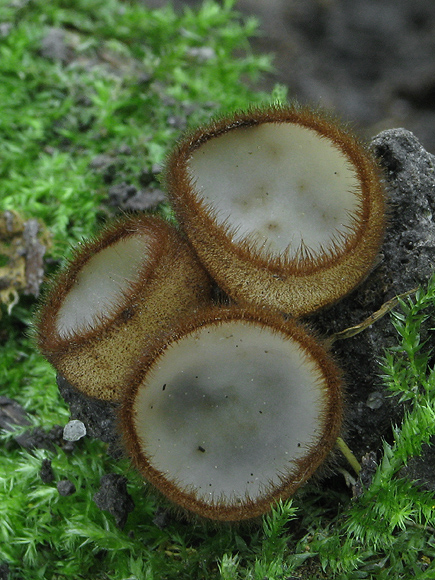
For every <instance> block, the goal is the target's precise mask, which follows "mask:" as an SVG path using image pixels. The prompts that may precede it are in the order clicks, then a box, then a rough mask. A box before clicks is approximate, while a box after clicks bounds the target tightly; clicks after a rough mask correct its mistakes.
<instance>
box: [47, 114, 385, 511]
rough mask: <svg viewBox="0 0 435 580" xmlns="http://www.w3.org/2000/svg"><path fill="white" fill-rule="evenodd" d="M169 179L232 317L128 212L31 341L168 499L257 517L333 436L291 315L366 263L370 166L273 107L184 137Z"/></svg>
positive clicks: (337, 397) (188, 253) (353, 146)
mask: <svg viewBox="0 0 435 580" xmlns="http://www.w3.org/2000/svg"><path fill="white" fill-rule="evenodd" d="M166 183H167V187H168V190H169V194H170V198H171V200H172V203H173V206H174V208H175V211H176V214H177V216H178V218H179V221H180V223H181V225H182V227H183V228H184V231H185V234H186V236H187V238H188V240H189V241H190V242H191V246H193V248H194V250H195V251H196V254H197V256H198V257H199V261H200V262H201V264H202V265H203V266H204V267H205V268H206V269H207V270H208V272H209V273H210V274H211V277H212V278H213V279H214V280H215V281H216V282H217V284H218V285H219V286H220V287H221V288H222V289H223V290H225V291H226V292H227V293H228V294H229V296H230V297H231V298H233V299H234V300H235V301H237V302H238V305H237V306H235V305H233V306H229V307H223V306H221V307H218V306H211V280H210V278H209V276H208V274H206V273H205V270H204V269H203V268H202V266H201V265H200V264H199V261H198V260H197V256H196V255H195V254H194V253H193V252H192V250H191V246H190V245H189V244H188V243H187V242H186V241H185V240H184V238H183V237H181V236H180V235H179V233H178V232H177V231H176V230H175V229H174V228H172V227H171V226H169V225H168V224H167V223H166V222H164V221H163V220H161V219H160V218H157V217H150V216H146V215H145V216H132V217H128V218H125V219H123V220H120V221H118V222H116V223H115V224H114V225H111V226H109V227H107V228H105V229H104V230H103V232H102V233H101V234H100V235H99V236H98V237H97V238H96V239H95V240H93V241H90V242H87V243H85V244H83V245H82V246H81V247H80V249H79V250H78V251H77V252H76V254H75V256H74V258H73V260H72V261H71V262H70V264H69V265H68V266H67V268H66V269H64V270H63V271H62V272H61V273H60V275H59V276H58V277H57V279H56V280H55V281H54V283H53V284H52V285H51V287H50V289H49V291H48V293H47V294H46V297H45V302H44V303H43V305H42V307H41V309H40V311H39V314H38V317H37V324H36V327H37V337H38V344H39V347H40V350H41V351H42V353H43V354H44V355H45V356H46V358H47V359H48V360H49V361H50V362H51V363H52V364H53V366H54V367H55V368H56V369H57V371H58V372H59V373H60V374H61V375H63V377H64V378H65V379H66V381H68V382H69V383H70V384H72V385H73V386H74V387H76V388H77V389H79V391H81V392H82V393H84V394H85V395H89V396H91V397H95V398H97V399H102V400H106V401H116V402H120V403H121V405H120V406H119V409H120V411H119V412H120V422H119V423H120V429H121V431H122V435H123V439H124V441H125V446H126V449H127V451H128V452H129V454H130V456H131V458H132V461H133V463H134V464H135V465H136V467H137V468H138V469H139V470H140V472H141V473H142V474H143V475H144V476H145V478H146V479H148V480H149V481H150V482H151V483H152V484H154V486H155V487H156V488H157V489H158V490H160V491H161V492H162V493H163V494H165V495H166V496H167V497H168V498H169V499H170V500H172V501H173V502H174V503H176V504H178V505H179V506H181V507H183V508H185V509H187V510H190V511H192V512H194V513H196V514H198V515H200V516H203V517H206V518H210V519H214V520H222V521H236V520H245V519H251V518H254V517H257V516H259V515H261V514H263V513H265V512H266V511H267V510H269V509H270V506H271V504H272V503H273V502H274V501H275V500H279V499H284V498H287V497H289V496H290V495H292V494H293V493H294V492H295V491H296V490H297V489H298V488H299V487H300V486H301V485H302V484H304V483H305V482H306V480H307V479H308V478H309V477H310V476H311V475H312V474H313V473H314V472H315V471H316V470H317V468H318V467H319V466H320V465H321V463H322V462H323V461H324V460H325V458H326V457H327V455H328V453H329V452H330V451H331V449H332V448H333V446H334V445H335V442H336V439H337V436H338V434H339V430H340V426H341V421H342V387H341V378H340V371H339V369H338V368H337V366H336V365H335V363H334V362H333V361H332V359H331V357H330V355H329V354H328V352H327V351H326V350H325V348H324V347H323V346H322V344H321V343H320V342H319V341H318V340H317V339H315V338H314V337H313V336H311V335H310V334H308V333H307V332H306V330H305V329H304V328H303V327H302V326H301V325H299V323H298V322H297V321H296V320H295V319H296V318H298V317H300V316H304V315H307V314H310V313H312V312H314V311H315V310H317V309H318V308H320V307H323V306H326V305H328V304H331V303H332V302H334V301H336V300H339V299H340V298H342V297H343V296H344V295H345V294H347V293H348V292H349V291H350V290H352V289H353V288H354V287H355V286H356V285H357V284H358V283H359V282H361V280H362V279H363V278H364V277H365V276H366V275H367V273H368V272H369V270H370V268H371V267H372V265H373V263H374V260H375V257H376V255H377V252H378V249H379V246H380V243H381V240H382V236H383V230H384V221H385V219H384V215H385V207H384V205H385V200H384V193H383V188H382V186H381V182H380V178H379V174H378V168H377V166H376V163H375V162H374V160H373V159H372V157H371V156H370V154H369V153H368V152H367V151H366V149H365V148H364V147H363V146H362V145H361V144H360V143H359V142H358V140H357V139H356V138H355V137H353V136H352V135H351V134H350V133H349V132H348V131H347V130H346V129H344V128H343V127H341V126H340V125H339V124H337V123H336V121H334V120H333V119H330V118H329V117H327V116H325V115H321V114H318V113H316V112H313V111H311V110H308V109H306V108H299V107H269V108H266V109H262V110H260V109H259V110H251V111H249V112H247V113H237V114H235V115H233V116H231V117H226V118H223V119H221V120H218V121H215V122H212V123H211V124H210V125H208V126H206V127H201V128H199V129H197V130H196V131H194V132H192V133H190V134H187V135H186V136H185V137H184V138H183V139H182V140H181V141H180V143H179V144H178V146H177V147H176V148H175V150H174V151H173V153H172V154H171V156H170V157H169V159H168V163H167V168H166ZM282 313H286V314H288V315H290V318H289V319H288V320H285V318H287V317H284V316H282Z"/></svg>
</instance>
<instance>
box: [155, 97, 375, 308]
mask: <svg viewBox="0 0 435 580" xmlns="http://www.w3.org/2000/svg"><path fill="white" fill-rule="evenodd" d="M275 149H276V153H275V154H274V153H273V151H274V150H275ZM271 152H272V153H271ZM263 154H264V157H263ZM273 155H274V156H273ZM243 158H244V159H243ZM269 165H271V169H270V171H269V170H268V169H267V168H268V166H269ZM292 165H294V167H293V166H292ZM290 166H292V170H293V169H294V171H295V172H296V176H295V177H293V176H292V174H291V173H290V170H289V169H288V168H289V167H290ZM209 168H210V169H209ZM266 170H267V171H269V173H268V172H267V171H266ZM251 174H252V175H251ZM281 174H282V175H281ZM165 178H166V184H167V188H168V192H169V196H170V199H171V202H172V204H173V206H174V208H175V211H176V215H177V218H178V219H179V221H180V223H181V225H182V227H183V229H184V230H185V232H186V235H187V237H188V238H189V240H190V242H191V244H192V245H193V247H194V248H195V251H196V252H197V253H198V256H199V257H200V260H201V262H202V263H203V264H204V266H205V267H206V268H207V269H208V271H209V272H210V274H211V275H212V277H213V278H214V279H215V280H216V281H217V282H218V284H219V285H220V286H221V287H222V288H223V289H224V290H225V291H226V292H227V293H228V294H229V295H230V296H231V297H232V298H233V299H235V300H236V301H237V302H238V303H239V304H243V305H247V304H256V305H257V306H262V307H265V308H268V309H272V310H275V311H280V312H285V313H287V314H290V315H292V316H294V317H300V316H304V315H307V314H311V313H312V312H314V311H316V310H317V309H319V308H321V307H324V306H327V305H329V304H331V303H334V302H335V301H337V300H339V299H341V298H343V296H344V295H346V294H347V293H348V292H350V291H351V290H352V289H353V288H355V287H356V286H357V285H358V284H359V283H360V282H361V281H362V280H363V279H364V278H365V277H366V276H367V274H368V273H369V272H370V270H371V268H372V267H373V264H374V261H375V258H376V255H377V253H378V250H379V247H380V244H381V242H382V238H383V233H384V225H385V223H384V222H385V198H384V189H383V186H382V183H381V179H380V172H379V169H378V166H377V164H376V162H375V161H374V158H373V157H372V155H371V154H370V152H369V151H368V150H367V149H366V147H365V146H363V145H362V144H361V143H360V142H359V141H358V139H357V138H356V137H354V136H353V135H352V134H351V133H350V132H349V131H348V130H347V128H345V127H343V126H342V125H341V124H340V123H338V122H337V121H336V120H335V119H333V118H331V117H330V116H328V115H326V114H325V113H319V112H317V111H313V110H311V109H308V108H305V107H299V106H288V107H284V106H276V107H268V108H264V109H251V110H249V111H247V112H240V113H235V114H233V115H231V116H228V117H224V118H221V119H218V120H216V121H214V122H211V123H210V124H209V125H207V126H204V127H199V128H198V129H196V130H194V131H193V132H191V133H187V134H186V135H185V136H184V137H183V138H182V139H181V140H180V141H179V143H178V144H177V146H176V147H175V149H174V151H173V152H172V154H171V155H170V156H169V159H168V162H167V167H166V172H165ZM244 180H245V181H247V182H248V183H249V185H248V186H247V191H246V197H245V198H244V197H243V195H242V194H240V193H239V192H240V189H241V188H242V189H243V188H244V187H245V186H244V184H243V181H244ZM276 180H278V182H279V183H278V188H280V190H279V195H278V194H276V193H275V192H274V182H275V181H276ZM287 181H290V182H292V184H293V186H294V187H293V191H290V187H289V191H288V194H286V192H285V191H284V190H285V187H286V183H287ZM336 184H337V186H336ZM250 187H252V190H253V191H254V190H256V192H255V193H254V194H253V196H254V197H253V198H251V200H250V199H249V188H250ZM328 188H329V189H328ZM228 192H229V193H228ZM336 192H339V194H337V195H336ZM296 194H297V195H296ZM266 196H267V197H266ZM312 196H314V201H311V198H312ZM293 200H296V201H295V202H294V201H293ZM253 202H256V203H253ZM257 202H258V203H257ZM293 203H295V204H296V205H294V206H293V205H292V204H293ZM346 204H347V205H346ZM261 205H263V206H264V207H263V209H261ZM286 205H288V207H287V209H286ZM252 206H254V207H255V211H256V212H257V214H255V216H254V217H253V218H252V220H253V221H252V224H253V225H252V227H250V228H247V229H244V225H243V224H244V222H245V221H246V220H247V219H248V218H249V216H250V215H251V213H252V212H251V208H252ZM328 206H330V207H332V209H330V207H329V208H328ZM347 206H348V207H347ZM259 208H260V209H259ZM312 208H314V210H313V209H312ZM270 209H272V211H273V212H274V216H275V217H274V219H273V220H269V217H266V219H267V220H269V221H267V222H266V221H264V219H263V215H265V216H268V215H269V214H268V212H269V210H270ZM239 210H240V212H239ZM253 211H254V210H253ZM328 212H329V213H328ZM334 212H335V213H336V214H337V215H335V214H334ZM259 213H262V214H263V215H258V214H259ZM314 214H315V217H313V219H312V223H310V220H311V216H314ZM239 215H240V220H238V219H237V218H238V217H239ZM325 215H327V217H326V219H325ZM257 219H258V220H260V221H261V220H263V221H262V223H261V228H262V232H260V233H259V232H258V231H257V226H256V221H255V220H257ZM334 220H335V222H334ZM299 223H300V224H301V225H300V226H299ZM324 224H328V225H330V224H332V227H331V230H330V231H329V232H327V234H328V237H325V238H323V237H319V235H318V234H319V232H322V231H323V230H324V229H325V228H324V227H323V225H324ZM304 228H305V230H306V231H304ZM299 229H300V232H297V233H295V232H296V231H297V230H299ZM326 229H327V228H326ZM266 230H267V233H266V234H265V233H264V231H266ZM325 231H326V230H325ZM269 234H270V235H269ZM322 235H323V234H322ZM286 236H287V237H286ZM275 242H276V243H275Z"/></svg>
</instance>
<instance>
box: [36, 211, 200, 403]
mask: <svg viewBox="0 0 435 580" xmlns="http://www.w3.org/2000/svg"><path fill="white" fill-rule="evenodd" d="M210 291H211V290H210V280H209V277H208V275H207V274H206V273H205V270H204V269H203V268H202V267H201V266H200V265H199V263H198V262H197V259H196V256H195V255H194V254H193V252H192V251H191V249H190V247H189V246H188V245H187V243H186V242H185V241H184V240H183V238H182V237H181V236H180V235H179V234H178V232H177V231H176V230H175V229H174V228H173V227H172V226H170V225H169V224H168V223H166V222H165V221H164V220H162V219H160V218H158V217H152V216H142V217H129V218H127V219H123V220H119V221H117V222H115V223H114V224H112V225H110V226H108V227H106V228H105V229H104V230H103V231H102V232H101V233H100V235H99V236H98V237H97V238H96V239H95V240H92V241H90V242H86V243H84V244H83V245H82V246H81V247H80V248H79V249H78V251H77V252H76V254H75V256H74V258H73V259H72V261H71V262H70V263H69V264H68V266H67V268H65V269H64V270H63V271H62V272H61V273H60V275H59V276H58V277H57V278H56V279H55V280H54V282H53V283H52V285H51V288H50V289H49V291H48V293H47V295H46V297H45V300H44V301H43V305H42V307H41V309H40V312H39V314H38V317H37V323H36V328H37V339H38V344H39V348H40V350H41V352H42V353H43V354H44V355H45V356H46V358H47V359H48V360H49V361H50V362H51V363H52V364H53V366H54V367H55V368H56V370H57V371H58V372H59V373H60V374H61V375H63V376H64V377H65V379H66V380H67V381H68V382H69V383H70V384H72V385H73V386H74V387H76V388H77V389H79V390H80V391H82V392H83V393H85V394H86V395H88V396H91V397H95V398H98V399H102V400H109V401H118V400H119V399H120V398H121V396H122V389H123V387H124V384H125V377H126V375H127V374H128V373H129V372H130V369H131V367H132V365H134V363H135V361H136V359H137V358H138V357H139V355H140V354H141V353H143V351H144V349H145V350H146V349H147V348H151V346H152V345H153V344H154V341H155V340H156V339H157V337H158V336H159V335H160V334H161V333H163V332H165V330H167V328H168V327H170V326H171V324H172V322H173V319H174V318H178V317H179V316H188V313H189V312H190V311H192V310H195V308H197V307H199V306H203V305H204V304H205V303H207V302H208V300H209V298H210Z"/></svg>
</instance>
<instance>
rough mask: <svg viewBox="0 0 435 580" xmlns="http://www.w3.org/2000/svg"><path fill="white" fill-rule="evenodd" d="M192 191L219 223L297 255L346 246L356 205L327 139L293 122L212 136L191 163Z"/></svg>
mask: <svg viewBox="0 0 435 580" xmlns="http://www.w3.org/2000/svg"><path fill="white" fill-rule="evenodd" d="M188 172H189V176H190V177H191V178H192V180H193V183H194V184H195V189H196V190H197V191H198V193H199V195H200V197H201V198H202V199H203V200H204V202H205V203H206V205H207V206H208V207H210V208H212V209H213V210H214V213H215V214H216V216H217V218H218V221H219V222H221V223H223V222H225V223H226V224H227V225H228V226H229V227H230V231H232V232H234V236H233V240H234V241H235V242H237V241H240V240H242V239H244V238H246V237H249V238H250V239H251V240H254V243H255V244H257V246H258V248H259V249H261V248H262V247H264V248H266V249H267V250H268V251H270V252H272V253H274V254H277V255H282V254H283V253H285V252H286V253H287V254H288V256H289V257H290V258H291V257H294V256H296V255H297V254H298V252H299V250H300V248H301V246H302V245H303V246H304V247H305V248H308V249H309V250H311V252H313V253H314V254H316V253H320V252H322V249H323V250H328V249H332V248H333V246H334V241H335V243H338V244H339V245H340V243H342V242H343V235H345V234H346V235H347V236H348V229H349V227H351V226H352V224H353V216H355V214H356V212H357V210H358V208H359V206H360V197H359V195H358V193H357V192H358V190H359V181H358V177H357V173H356V171H355V168H354V167H353V165H352V164H351V162H350V161H349V159H348V157H347V156H346V155H345V154H344V153H343V152H342V151H341V150H340V149H339V148H338V147H337V146H336V145H335V144H334V143H333V142H332V141H331V140H329V139H328V138H325V137H322V136H320V134H319V133H317V132H316V131H314V130H313V129H309V128H306V127H303V126H301V125H297V124H294V123H264V124H261V125H257V126H254V127H244V128H240V127H239V128H237V129H233V130H230V131H228V132H227V133H224V134H223V135H220V136H219V137H215V138H212V139H210V140H208V141H207V142H206V143H204V144H203V145H201V146H200V147H199V148H198V149H196V150H195V151H194V152H193V153H192V156H191V158H190V159H189V161H188Z"/></svg>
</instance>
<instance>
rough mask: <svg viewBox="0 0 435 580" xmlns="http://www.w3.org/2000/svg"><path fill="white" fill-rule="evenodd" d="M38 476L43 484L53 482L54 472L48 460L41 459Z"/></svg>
mask: <svg viewBox="0 0 435 580" xmlns="http://www.w3.org/2000/svg"><path fill="white" fill-rule="evenodd" d="M39 475H40V477H41V479H42V482H43V483H47V484H48V483H53V481H54V471H53V468H52V467H51V461H50V459H43V460H42V465H41V470H40V471H39Z"/></svg>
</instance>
